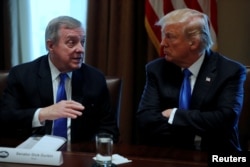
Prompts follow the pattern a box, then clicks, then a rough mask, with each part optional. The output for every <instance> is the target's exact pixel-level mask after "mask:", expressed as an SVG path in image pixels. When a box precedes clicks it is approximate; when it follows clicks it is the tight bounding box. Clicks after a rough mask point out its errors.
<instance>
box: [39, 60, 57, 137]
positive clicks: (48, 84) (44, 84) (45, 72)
mask: <svg viewBox="0 0 250 167" xmlns="http://www.w3.org/2000/svg"><path fill="white" fill-rule="evenodd" d="M37 84H38V88H39V94H40V99H41V104H42V106H49V105H51V104H53V103H54V100H53V87H52V80H51V72H50V67H49V62H48V56H44V57H43V58H42V60H41V63H40V67H39V71H38V83H37ZM51 127H52V121H46V133H47V134H50V133H51Z"/></svg>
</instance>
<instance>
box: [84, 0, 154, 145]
mask: <svg viewBox="0 0 250 167" xmlns="http://www.w3.org/2000/svg"><path fill="white" fill-rule="evenodd" d="M156 57H158V56H157V52H156V50H155V49H154V47H153V45H152V43H151V42H150V40H149V39H148V36H147V34H146V31H145V28H144V0H136V1H135V0H90V1H89V2H88V20H87V41H86V57H85V61H86V63H87V64H90V65H93V66H95V67H97V68H98V69H100V70H101V71H103V73H104V74H105V75H109V76H117V77H120V78H122V80H123V90H122V103H121V111H120V133H121V142H123V143H136V142H137V138H138V137H137V130H136V120H135V112H136V110H137V107H138V103H139V100H140V96H141V94H142V90H143V86H144V83H145V64H146V63H147V62H148V61H150V60H152V59H154V58H156Z"/></svg>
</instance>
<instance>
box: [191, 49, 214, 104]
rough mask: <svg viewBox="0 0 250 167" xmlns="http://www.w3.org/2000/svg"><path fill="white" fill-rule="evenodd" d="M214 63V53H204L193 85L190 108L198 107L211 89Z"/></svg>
mask: <svg viewBox="0 0 250 167" xmlns="http://www.w3.org/2000/svg"><path fill="white" fill-rule="evenodd" d="M211 53H212V52H211ZM216 63H217V57H216V56H215V55H211V54H210V53H207V54H206V55H205V59H204V62H203V64H202V66H201V69H200V71H199V74H198V76H197V79H196V83H195V86H194V90H193V94H192V99H191V108H199V106H201V104H202V103H203V100H204V98H205V97H206V96H207V94H208V93H209V91H210V90H211V88H212V86H213V84H214V81H215V77H216V75H217V73H216Z"/></svg>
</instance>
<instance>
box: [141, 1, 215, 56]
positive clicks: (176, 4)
mask: <svg viewBox="0 0 250 167" xmlns="http://www.w3.org/2000/svg"><path fill="white" fill-rule="evenodd" d="M181 8H190V9H195V10H198V11H200V12H203V13H205V14H207V15H208V17H209V18H210V31H211V35H212V38H213V42H214V46H213V48H212V49H214V50H216V49H217V40H216V35H217V32H218V30H217V0H146V1H145V27H146V30H147V33H148V35H149V38H150V39H151V41H152V43H153V45H154V46H155V47H156V49H157V52H158V53H159V55H161V48H160V41H161V29H160V27H159V26H156V25H155V23H156V22H157V21H158V20H159V19H160V18H161V17H162V16H164V15H165V14H167V13H168V12H170V11H172V10H175V9H181Z"/></svg>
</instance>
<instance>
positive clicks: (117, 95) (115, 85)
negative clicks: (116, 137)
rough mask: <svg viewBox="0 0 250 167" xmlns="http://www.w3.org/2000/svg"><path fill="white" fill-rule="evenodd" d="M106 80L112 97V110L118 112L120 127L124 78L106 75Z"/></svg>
mask: <svg viewBox="0 0 250 167" xmlns="http://www.w3.org/2000/svg"><path fill="white" fill-rule="evenodd" d="M106 82H107V86H108V89H109V94H110V97H111V107H112V111H113V112H115V113H116V118H117V123H118V127H119V124H120V105H121V94H122V80H121V78H117V77H111V76H106Z"/></svg>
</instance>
